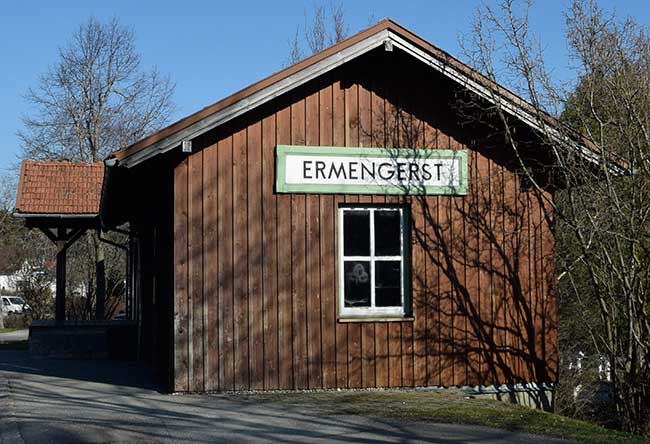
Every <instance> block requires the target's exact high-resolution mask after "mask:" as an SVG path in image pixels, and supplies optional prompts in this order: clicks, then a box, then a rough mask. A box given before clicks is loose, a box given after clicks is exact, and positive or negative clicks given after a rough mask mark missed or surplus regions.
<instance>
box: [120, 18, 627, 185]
mask: <svg viewBox="0 0 650 444" xmlns="http://www.w3.org/2000/svg"><path fill="white" fill-rule="evenodd" d="M373 32H374V33H373ZM368 34H369V35H368ZM364 35H365V36H364ZM356 37H357V39H356V40H355V37H352V38H351V40H353V41H352V43H350V44H349V45H348V46H346V47H342V48H341V49H340V50H339V51H334V52H332V53H331V54H329V55H328V56H327V57H320V58H319V57H318V56H319V55H316V56H312V57H313V58H315V60H316V61H315V62H314V63H312V64H309V62H310V59H312V58H310V59H307V60H305V61H303V62H300V63H298V64H297V65H295V66H294V68H295V69H296V70H294V71H293V73H291V74H289V75H288V76H286V77H283V78H282V77H281V78H280V79H279V80H278V81H276V82H275V83H271V84H270V85H268V86H266V87H263V88H261V89H258V90H255V88H254V86H255V85H252V86H251V87H250V88H252V89H253V92H252V93H250V94H249V95H246V94H244V95H243V97H242V98H241V99H239V100H236V101H234V102H233V103H230V104H228V105H226V106H224V107H223V108H221V109H217V110H216V111H215V112H214V113H212V114H208V115H206V116H205V117H203V118H200V119H199V120H198V121H196V122H194V123H192V124H190V125H188V126H187V127H185V128H182V129H179V130H178V131H176V132H173V133H171V134H169V135H167V136H166V137H163V138H161V139H160V140H157V141H154V142H152V143H151V145H148V146H146V147H144V148H141V149H138V150H136V151H135V152H134V153H133V154H129V153H128V149H127V150H125V151H124V154H123V155H124V157H122V158H120V156H118V158H120V164H121V165H123V166H126V167H127V168H130V167H133V166H135V165H138V164H140V163H142V162H144V161H146V160H147V159H150V158H152V157H154V156H156V155H158V154H161V153H165V152H167V151H169V150H171V149H173V148H175V147H177V146H178V145H179V144H180V143H181V142H182V141H183V140H187V139H192V138H194V137H197V136H199V135H201V134H203V133H205V132H207V131H209V130H211V129H214V128H216V127H217V126H219V125H222V124H224V123H226V122H228V121H230V120H232V119H234V118H236V117H238V116H240V115H242V114H244V113H245V112H247V111H249V110H251V109H253V108H256V107H258V106H260V105H263V104H264V103H267V102H268V101H270V100H272V99H274V98H275V97H278V96H280V95H282V94H284V93H286V92H288V91H290V90H292V89H293V88H296V87H298V86H300V85H303V84H304V83H306V82H309V81H310V80H313V79H314V78H316V77H318V76H320V75H322V74H325V73H327V72H329V71H331V70H332V69H334V68H336V67H338V66H341V65H342V64H344V63H346V62H348V61H350V60H352V59H354V58H356V57H359V56H360V55H362V54H365V53H367V52H368V51H370V50H372V49H374V48H377V47H378V46H380V45H383V44H384V42H386V41H391V42H392V43H393V45H394V46H396V47H398V48H399V49H401V50H402V51H404V52H406V53H407V54H410V55H411V56H413V57H415V58H416V59H418V60H420V61H422V62H423V63H425V64H426V65H428V66H430V67H432V68H433V69H435V70H436V71H438V72H440V73H441V74H443V75H444V76H446V77H447V78H449V79H451V80H452V81H454V82H456V83H458V84H459V85H461V86H463V87H465V88H467V89H468V90H470V91H472V92H473V93H475V94H477V95H478V96H479V97H481V98H483V99H485V100H487V101H488V102H489V103H492V104H493V105H495V106H500V107H501V108H502V109H503V110H504V111H505V112H506V113H508V114H510V115H512V116H513V117H515V118H517V119H519V120H520V121H521V122H523V123H524V124H525V125H527V126H529V127H531V128H533V129H535V130H537V131H539V132H541V133H545V134H548V135H550V136H551V138H553V139H554V140H555V141H556V143H560V144H563V145H565V146H569V147H571V148H573V149H575V150H577V151H578V152H579V153H580V154H581V155H582V157H584V158H585V159H587V160H588V161H590V162H593V163H598V162H599V156H598V155H597V154H596V153H595V152H594V151H593V150H591V149H589V148H588V147H586V146H584V145H582V144H580V143H578V142H576V141H575V140H572V139H571V138H570V137H567V136H566V135H563V134H562V133H561V132H560V131H559V130H558V129H557V127H556V126H557V125H559V122H553V123H546V122H545V119H544V117H545V116H543V117H542V118H539V117H538V116H536V115H534V110H532V109H531V110H530V111H529V110H528V108H531V105H529V104H527V102H525V101H524V100H523V99H521V98H519V97H517V96H516V95H515V94H514V93H512V92H510V91H508V90H507V89H505V88H503V87H501V86H499V85H497V84H495V83H494V82H492V81H490V80H489V79H487V78H485V77H484V76H482V75H480V74H479V73H477V72H476V71H474V70H472V69H471V68H470V67H468V66H467V65H464V64H463V63H462V62H460V61H458V60H456V59H455V58H453V57H452V56H450V55H449V54H446V53H444V51H442V50H439V49H438V48H435V47H434V46H433V45H431V44H430V43H428V42H426V41H424V40H422V39H420V38H419V37H417V36H416V35H415V34H413V33H411V32H409V31H408V30H406V29H404V28H402V27H401V26H399V25H397V24H396V23H394V22H392V21H390V20H385V21H383V22H381V23H380V25H377V26H376V27H373V28H370V29H368V30H366V31H364V32H362V33H360V34H359V35H357V36H356ZM335 48H336V45H335V47H333V48H330V51H331V50H332V49H335ZM327 51H328V50H326V51H325V52H327ZM303 63H305V64H306V66H305V67H301V65H302V64H303ZM456 65H458V66H456ZM298 68H299V69H298ZM271 77H275V76H271ZM267 80H268V79H266V80H265V81H267ZM265 81H261V82H258V83H262V82H265ZM256 85H257V84H256ZM247 90H249V88H247V89H245V90H243V91H242V93H244V92H246V91H247ZM238 95H239V93H238V94H236V95H235V96H238ZM235 96H233V97H235ZM226 100H227V99H226ZM546 117H547V118H548V119H549V120H554V118H553V117H552V116H546ZM145 140H146V139H145ZM143 142H144V140H143ZM137 145H138V144H136V145H134V147H135V146H137ZM610 169H612V170H613V171H614V172H618V170H619V169H620V168H618V167H616V166H613V167H611V166H610ZM619 173H620V172H619Z"/></svg>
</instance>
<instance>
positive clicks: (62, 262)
mask: <svg viewBox="0 0 650 444" xmlns="http://www.w3.org/2000/svg"><path fill="white" fill-rule="evenodd" d="M66 250H67V245H66V229H65V228H59V229H58V230H57V240H56V301H55V303H56V310H55V320H56V321H57V322H62V321H65V281H66V280H65V271H66Z"/></svg>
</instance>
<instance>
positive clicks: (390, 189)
mask: <svg viewBox="0 0 650 444" xmlns="http://www.w3.org/2000/svg"><path fill="white" fill-rule="evenodd" d="M497 102H498V105H499V107H500V108H501V109H503V110H505V112H506V113H508V115H509V116H510V118H511V119H512V122H513V126H514V127H515V128H516V130H517V132H516V137H517V138H518V139H519V140H520V141H521V144H522V146H527V147H528V149H527V150H525V152H523V153H522V154H523V156H524V158H525V160H526V162H528V161H531V162H529V164H530V165H536V167H535V175H536V178H537V181H536V182H537V183H539V184H541V186H542V190H539V189H537V188H535V187H532V186H530V183H531V181H530V180H526V176H525V175H523V174H521V173H520V171H521V167H520V166H521V165H520V163H519V161H518V160H517V158H516V156H515V155H514V153H513V152H512V151H511V150H510V148H508V145H507V144H506V142H505V137H504V135H503V134H501V133H499V132H498V131H497V132H495V131H494V128H495V127H497V126H498V125H493V124H491V123H494V122H491V121H490V119H493V118H494V116H493V115H492V116H491V115H490V114H489V113H486V112H485V110H486V109H489V108H490V107H492V108H494V106H495V104H496V103H497ZM549 119H550V118H549ZM550 120H551V123H550V124H553V122H552V119H550ZM535 121H536V118H535V117H534V115H533V111H532V109H531V108H530V106H529V105H527V104H526V102H525V101H523V100H522V99H520V98H518V97H517V96H515V95H514V94H512V93H510V92H508V91H507V90H505V89H504V88H502V87H500V86H499V85H495V84H493V83H492V82H490V81H489V80H488V79H486V78H484V77H483V76H481V75H480V74H478V73H477V72H476V71H474V70H472V69H471V68H470V67H468V66H466V65H464V64H463V63H461V62H459V61H458V60H456V59H454V58H453V57H451V56H450V55H449V54H447V53H445V52H443V51H442V50H440V49H438V48H436V47H435V46H433V45H431V44H430V43H428V42H426V41H424V40H422V39H421V38H419V37H417V36H416V35H414V34H413V33H411V32H409V31H408V30H406V29H404V28H402V27H401V26H399V25H397V24H396V23H394V22H392V21H390V20H384V21H382V22H380V23H379V24H377V25H375V26H373V27H371V28H369V29H367V30H365V31H363V32H361V33H359V34H357V35H355V36H353V37H351V38H349V39H347V40H345V41H343V42H341V43H339V44H337V45H335V46H333V47H331V48H328V49H326V50H324V51H322V52H321V53H319V54H316V55H314V56H312V57H310V58H308V59H306V60H304V61H302V62H300V63H297V64H296V65H293V66H291V67H289V68H286V69H284V70H282V71H280V72H278V73H276V74H274V75H272V76H270V77H268V78H266V79H264V80H262V81H260V82H258V83H255V84H253V85H251V86H249V87H247V88H245V89H244V90H242V91H240V92H238V93H236V94H234V95H232V96H230V97H228V98H226V99H223V100H221V101H220V102H217V103H215V104H213V105H211V106H208V107H206V108H204V109H202V110H200V111H199V112H197V113H195V114H192V115H190V116H188V117H186V118H184V119H182V120H180V121H178V122H176V123H174V124H172V125H171V126H169V127H167V128H165V129H163V130H162V131H160V132H157V133H155V134H153V135H151V136H149V137H147V138H146V139H143V140H141V141H140V142H138V143H136V144H134V145H132V146H130V147H128V148H125V149H123V150H120V151H118V152H116V153H114V155H113V156H111V158H109V159H107V161H106V175H105V180H104V187H103V193H102V208H101V220H102V223H103V225H104V226H105V227H111V226H117V225H119V224H122V223H125V222H128V223H129V224H130V229H131V231H132V233H133V235H134V237H135V239H136V241H135V245H137V248H133V249H132V251H131V254H132V258H133V261H134V263H135V264H136V265H135V269H136V271H135V273H136V279H135V282H136V288H135V289H134V291H136V292H137V293H138V295H139V300H141V303H142V309H141V313H142V320H141V322H142V330H141V331H142V341H143V344H144V348H145V350H146V356H147V359H149V360H150V361H151V362H152V363H154V365H155V367H156V369H158V370H159V371H160V372H161V375H162V376H163V377H164V379H165V381H167V382H168V384H169V385H168V387H169V389H170V390H171V391H175V392H204V391H228V390H275V389H321V388H355V387H421V386H485V387H487V386H496V387H499V386H504V385H505V386H506V389H507V387H510V388H513V387H517V384H527V383H536V384H550V386H551V387H552V384H553V383H555V382H556V381H557V314H556V298H555V270H554V263H553V256H554V251H553V248H554V243H553V220H552V214H551V212H550V205H549V201H550V200H551V199H552V198H553V187H552V185H551V182H550V181H549V180H548V177H549V174H548V172H547V170H548V168H547V166H548V162H547V161H548V156H547V155H546V154H545V149H544V147H543V145H542V143H541V142H540V141H539V138H538V136H537V128H535V125H534V122H535ZM532 161H534V162H532Z"/></svg>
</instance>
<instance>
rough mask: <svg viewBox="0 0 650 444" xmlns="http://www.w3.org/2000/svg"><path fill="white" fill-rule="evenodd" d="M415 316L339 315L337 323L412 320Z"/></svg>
mask: <svg viewBox="0 0 650 444" xmlns="http://www.w3.org/2000/svg"><path fill="white" fill-rule="evenodd" d="M413 321H415V316H367V315H366V316H344V317H339V318H338V322H339V323H350V322H413Z"/></svg>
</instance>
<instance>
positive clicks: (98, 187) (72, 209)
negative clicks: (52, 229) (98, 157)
mask: <svg viewBox="0 0 650 444" xmlns="http://www.w3.org/2000/svg"><path fill="white" fill-rule="evenodd" d="M103 180H104V164H103V163H102V162H96V163H82V162H56V161H36V160H25V161H23V163H22V165H21V167H20V179H19V182H18V192H17V195H16V212H17V213H30V214H44V215H46V214H98V213H99V201H100V198H101V192H102V182H103Z"/></svg>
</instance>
